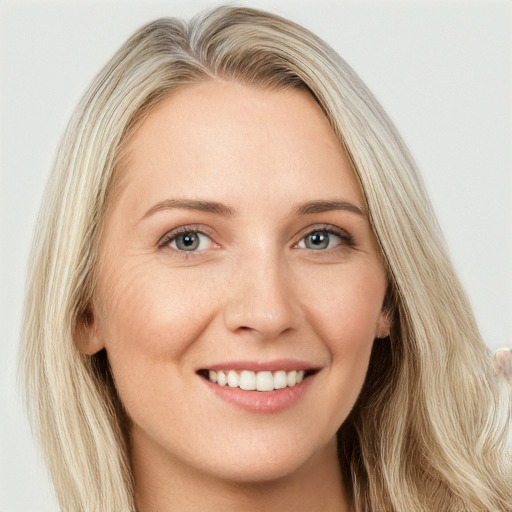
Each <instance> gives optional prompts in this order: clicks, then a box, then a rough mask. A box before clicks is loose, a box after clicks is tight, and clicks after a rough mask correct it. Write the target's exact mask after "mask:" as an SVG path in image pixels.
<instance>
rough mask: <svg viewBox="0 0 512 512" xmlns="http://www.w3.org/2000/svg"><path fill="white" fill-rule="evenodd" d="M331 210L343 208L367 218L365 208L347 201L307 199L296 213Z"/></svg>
mask: <svg viewBox="0 0 512 512" xmlns="http://www.w3.org/2000/svg"><path fill="white" fill-rule="evenodd" d="M333 210H345V211H348V212H352V213H355V214H357V215H360V216H361V217H364V218H367V217H368V214H367V213H366V209H365V208H363V207H362V206H357V205H355V204H352V203H349V202H347V201H309V202H307V203H304V204H302V205H301V206H299V208H298V209H297V215H308V214H311V213H325V212H330V211H333Z"/></svg>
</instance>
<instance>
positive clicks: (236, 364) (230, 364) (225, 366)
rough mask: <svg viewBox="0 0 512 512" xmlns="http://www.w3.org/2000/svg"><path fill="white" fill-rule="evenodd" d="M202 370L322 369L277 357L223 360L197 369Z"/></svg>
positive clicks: (288, 370)
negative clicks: (270, 358) (269, 359)
mask: <svg viewBox="0 0 512 512" xmlns="http://www.w3.org/2000/svg"><path fill="white" fill-rule="evenodd" d="M200 370H214V371H216V372H218V371H219V370H223V371H226V370H227V371H229V370H235V371H242V370H250V371H253V372H264V371H267V372H278V371H285V372H291V371H292V370H297V371H299V370H303V371H305V372H317V371H319V370H320V366H315V365H312V364H310V363H307V362H305V361H299V360H297V359H276V360H274V361H223V362H222V363H215V364H212V365H208V366H203V367H201V368H198V369H197V371H200Z"/></svg>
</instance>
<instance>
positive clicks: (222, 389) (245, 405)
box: [200, 375, 315, 414]
mask: <svg viewBox="0 0 512 512" xmlns="http://www.w3.org/2000/svg"><path fill="white" fill-rule="evenodd" d="M314 377H315V375H309V376H308V377H306V378H305V379H304V380H303V381H302V382H300V383H299V384H295V386H292V387H289V388H284V389H278V390H275V391H244V390H243V389H240V388H230V387H229V386H219V384H214V383H213V382H210V381H209V380H207V379H205V378H203V377H200V379H201V380H202V381H203V382H204V383H205V384H206V385H207V386H208V388H209V389H210V390H211V391H212V392H213V393H215V394H216V395H217V396H218V397H219V398H221V399H222V400H224V401H225V402H228V403H230V404H232V405H235V406H237V407H239V408H240V409H243V410H245V411H248V412H253V413H259V414H271V413H276V412H279V411H282V410H284V409H287V408H289V407H292V406H293V405H294V404H296V403H297V402H298V401H299V400H300V399H301V398H302V397H303V396H304V394H305V393H306V391H307V390H308V389H309V386H310V385H311V382H312V381H313V379H314Z"/></svg>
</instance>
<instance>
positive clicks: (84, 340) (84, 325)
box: [73, 306, 105, 356]
mask: <svg viewBox="0 0 512 512" xmlns="http://www.w3.org/2000/svg"><path fill="white" fill-rule="evenodd" d="M73 339H74V342H75V345H76V348H77V349H78V350H79V351H80V352H81V353H82V354H84V355H88V356H92V355H94V354H96V353H97V352H99V351H100V350H103V349H104V348H105V345H104V344H103V341H102V338H101V336H100V329H99V322H98V320H97V318H96V317H95V315H94V312H93V310H92V308H91V307H90V306H89V307H87V309H86V310H85V311H84V312H83V313H82V314H81V315H80V316H79V317H78V320H77V322H76V326H75V330H74V333H73Z"/></svg>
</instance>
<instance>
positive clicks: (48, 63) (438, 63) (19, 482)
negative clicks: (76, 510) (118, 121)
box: [0, 0, 512, 512]
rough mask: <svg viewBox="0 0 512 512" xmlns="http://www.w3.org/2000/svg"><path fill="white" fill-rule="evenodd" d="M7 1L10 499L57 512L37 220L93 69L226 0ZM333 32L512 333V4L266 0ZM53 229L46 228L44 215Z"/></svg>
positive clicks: (2, 373)
mask: <svg viewBox="0 0 512 512" xmlns="http://www.w3.org/2000/svg"><path fill="white" fill-rule="evenodd" d="M218 3H219V2H212V1H208V0H203V1H199V0H188V1H184V0H182V1H167V2H142V1H139V2H121V1H118V0H116V1H103V2H93V1H88V2H76V1H71V0H68V1H67V2H64V1H61V2H57V1H47V2H43V1H35V0H33V1H24V2H22V1H11V2H4V3H3V4H1V6H0V16H1V17H0V45H1V46H0V48H1V54H0V55H1V61H0V72H1V81H0V86H1V94H0V99H1V103H0V130H1V131H0V141H1V146H0V158H1V160H0V170H1V174H0V246H1V258H2V259H1V263H0V279H1V281H0V300H1V304H0V322H1V323H0V326H1V333H2V336H1V338H0V343H1V345H0V347H1V357H0V385H1V395H0V411H1V417H0V511H1V512H21V511H23V512H25V511H27V512H32V511H33V512H50V511H55V510H57V506H56V502H55V499H54V498H53V497H52V491H51V487H50V485H49V484H48V482H47V477H46V475H45V470H44V468H43V466H42V464H41V463H40V462H39V461H38V455H37V449H36V448H35V446H34V444H33V442H32V441H31V437H30V433H29V429H28V426H27V422H26V420H25V418H24V416H23V413H22V410H21V406H20V400H19V396H18V394H17V392H16V390H15V387H16V386H15V376H16V352H17V345H18V330H19V323H20V310H21V305H22V297H23V288H24V274H25V267H26V264H27V255H28V250H29V245H30V238H31V232H32V229H33V226H34V223H35V217H36V212H37V208H38V205H39V202H40V200H41V195H42V189H43V186H44V183H45V181H46V178H47V175H48V172H49V168H50V166H51V162H52V160H53V155H54V153H55V148H56V146H57V143H58V139H59V137H60V135H61V133H62V131H63V129H64V126H65V123H66V121H67V119H68V118H69V116H70V114H71V111H72V109H73V108H74V105H75V104H76V102H77V100H78V98H79V96H80V95H81V93H82V92H83V90H84V89H85V87H86V86H87V84H88V82H89V81H90V80H91V78H92V77H93V75H94V74H95V73H96V72H97V71H98V70H99V68H100V67H101V66H102V65H103V64H104V63H105V62H106V60H107V59H108V58H109V57H110V56H111V55H112V54H113V53H114V51H115V50H117V48H118V47H119V46H120V45H121V44H122V42H124V40H125V39H126V38H127V37H128V36H129V35H131V33H132V32H134V31H135V30H136V29H137V28H138V27H139V26H141V25H142V24H144V23H146V22H148V21H151V20H152V19H154V18H156V17H160V16H179V17H185V18H188V17H190V16H191V15H193V14H195V13H196V12H197V11H199V10H201V9H203V8H207V7H211V6H213V5H218ZM238 5H250V6H253V7H260V8H264V9H267V10H271V11H274V12H276V13H278V14H282V15H284V16H286V17H288V18H291V19H293V20H294V21H297V22H299V23H301V24H303V25H305V26H306V27H308V28H310V29H311V30H313V31H314V32H316V33H317V34H318V35H320V36H321V37H322V38H324V39H325V40H327V41H328V42H329V43H330V44H331V45H332V46H334V48H335V49H336V50H337V51H338V52H339V53H340V54H341V55H342V56H343V57H344V58H345V59H346V60H347V61H348V62H349V63H350V64H351V65H352V66H353V67H354V68H355V70H356V71H357V72H358V73H359V74H360V76H361V77H362V78H363V79H364V80H365V81H366V82H367V84H368V85H369V86H370V88H371V89H372V90H373V92H374V93H375V94H376V96H377V98H378V99H379V100H380V101H381V103H382V104H383V105H384V108H385V109H386V110H387V111H388V112H389V114H390V115H391V117H392V119H393V120H394V121H395V123H396V124H397V126H398V128H399V130H400V131H401V132H402V134H403V136H404V138H405V140H406V141H407V143H408V144H409V146H410V148H411V151H412V153H413V155H414V156H415V158H416V160H417V162H418V164H419V167H420V169H421V170H422V172H423V175H424V178H425V180H426V183H427V187H428V189H429V191H430V193H431V196H432V200H433V203H434V206H435V208H436V211H437V213H438V216H439V219H440V222H441V225H442V227H443V229H444V232H445V235H446V238H447V241H448V245H449V248H450V252H451V255H452V257H453V260H454V262H455V265H456V267H457V269H458V271H459V274H460V277H461V279H462V281H463V283H464V285H465V286H466V288H467V291H468V293H469V295H470V298H471V300H472V303H473V305H474V308H475V312H476V314H477V319H478V322H479V325H480V328H481V331H482V333H483V335H484V338H485V340H486V343H487V345H488V346H489V347H491V348H492V349H495V348H498V347H501V346H503V345H510V344H512V342H511V338H512V336H511V335H512V321H511V318H512V315H511V313H512V300H511V288H512V264H511V224H512V223H511V220H512V219H511V199H512V187H511V169H512V158H511V157H512V153H511V149H510V148H511V142H512V137H511V135H512V129H511V118H512V101H511V95H510V91H511V75H512V62H511V56H512V43H511V41H512V38H511V34H512V3H511V2H510V1H508V0H501V1H494V0H480V1H473V2H469V1H462V0H461V1H448V0H444V1H415V0H409V1H401V2H399V1H390V0H380V1H363V0H359V1H355V0H353V1H343V0H338V1H336V0H331V1H316V2H315V1H302V2H301V1H299V0H294V1H277V0H275V1H274V2H269V1H263V0H261V1H257V0H255V1H252V2H245V1H241V2H238ZM36 229H37V227H36Z"/></svg>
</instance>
